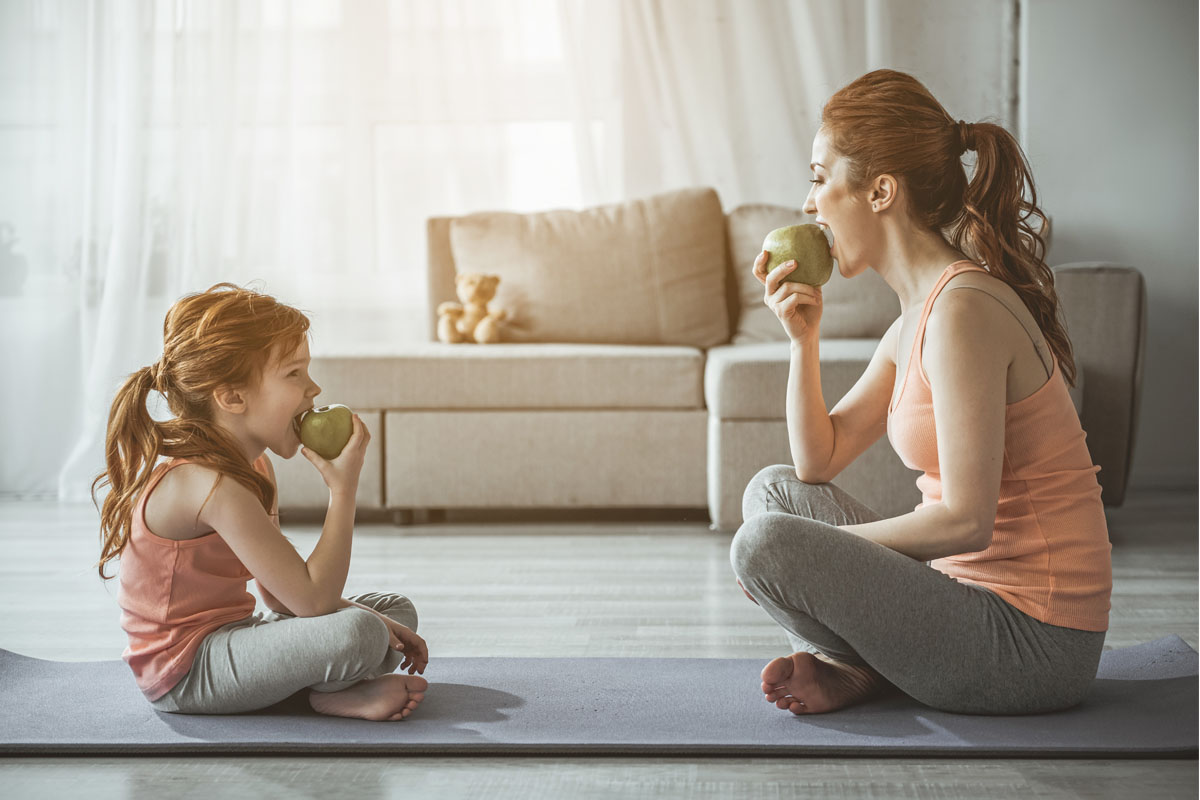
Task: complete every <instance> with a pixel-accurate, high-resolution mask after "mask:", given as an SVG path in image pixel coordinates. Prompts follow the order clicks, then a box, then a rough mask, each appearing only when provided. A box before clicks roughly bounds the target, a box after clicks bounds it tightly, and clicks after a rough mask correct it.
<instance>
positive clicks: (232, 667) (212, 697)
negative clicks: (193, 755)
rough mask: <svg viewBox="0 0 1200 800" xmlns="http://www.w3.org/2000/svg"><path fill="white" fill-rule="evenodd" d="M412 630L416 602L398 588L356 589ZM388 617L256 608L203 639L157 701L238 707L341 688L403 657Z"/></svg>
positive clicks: (213, 710)
mask: <svg viewBox="0 0 1200 800" xmlns="http://www.w3.org/2000/svg"><path fill="white" fill-rule="evenodd" d="M350 600H352V601H353V602H355V603H361V604H362V605H364V606H370V607H371V608H373V609H375V610H376V611H378V612H379V613H381V614H383V615H384V616H387V617H390V618H391V619H394V620H395V621H396V622H399V623H400V624H401V625H405V626H407V627H409V628H411V629H412V630H414V631H415V630H416V629H417V610H416V609H415V608H414V607H413V604H412V602H411V601H410V600H409V599H408V598H407V597H401V596H400V595H398V594H375V593H372V594H362V595H358V596H356V597H351V598H350ZM390 643H391V637H390V636H389V634H388V627H387V625H386V624H385V623H384V621H383V620H381V619H379V618H378V617H377V616H375V615H374V614H372V613H371V612H370V611H366V610H364V609H361V608H354V607H353V606H350V607H347V608H341V609H338V610H337V611H335V612H334V613H332V614H325V615H323V616H319V617H293V616H291V615H290V614H278V613H274V612H272V613H270V614H267V615H265V616H264V615H262V614H254V615H252V616H249V617H246V618H245V619H240V620H237V621H236V622H231V623H229V624H228V625H222V626H221V627H220V628H217V629H216V630H215V631H213V632H212V633H210V634H208V636H205V637H204V641H203V642H201V643H200V649H199V650H197V651H196V657H195V659H194V660H193V661H192V668H191V669H190V670H189V671H188V673H187V674H186V675H184V676H183V679H182V680H180V681H179V683H177V684H175V686H174V687H173V688H172V689H171V691H169V692H167V693H166V694H165V695H163V696H162V697H160V698H158V699H157V700H154V701H153V702H152V703H151V705H152V706H154V708H156V709H158V710H159V711H174V712H179V713H183V714H235V713H238V712H240V711H253V710H255V709H258V708H266V707H267V706H269V705H273V704H275V703H278V702H279V701H280V700H283V699H284V698H285V697H288V696H290V695H292V694H295V693H296V692H298V691H300V690H301V689H305V688H311V689H314V690H316V691H318V692H336V691H339V690H341V689H345V688H348V687H350V686H353V685H354V684H355V683H358V682H359V681H362V680H367V679H369V678H377V677H379V676H380V675H386V674H388V673H389V672H392V671H394V670H395V669H396V667H398V666H399V665H400V662H401V661H402V660H403V659H404V654H403V653H402V652H400V651H398V650H393V649H392V648H391V646H390Z"/></svg>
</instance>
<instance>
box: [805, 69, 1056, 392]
mask: <svg viewBox="0 0 1200 800" xmlns="http://www.w3.org/2000/svg"><path fill="white" fill-rule="evenodd" d="M821 126H822V128H823V129H824V130H825V131H826V134H827V135H828V136H829V138H830V143H831V145H832V147H833V149H834V150H835V151H836V152H837V153H838V154H839V155H841V156H843V157H844V158H846V159H847V160H848V161H849V167H850V172H849V174H850V185H851V187H852V188H854V189H857V190H862V189H865V188H866V187H867V185H868V184H869V183H870V181H871V180H872V179H874V178H876V177H878V176H879V175H884V174H891V175H894V176H896V178H897V179H898V180H900V181H901V182H902V184H903V185H904V187H905V189H907V196H908V201H909V210H910V212H911V214H912V215H913V218H914V219H915V220H916V222H917V223H918V224H919V225H921V226H922V227H924V228H925V229H927V230H930V231H933V232H935V233H937V234H939V235H940V236H942V237H943V238H945V239H947V241H949V242H950V244H951V245H952V246H953V247H954V248H955V249H958V250H961V251H962V252H964V253H966V254H967V255H968V256H970V257H971V258H973V259H975V260H976V261H979V262H980V263H981V264H983V265H984V266H985V267H987V270H988V272H989V273H991V274H992V275H993V276H995V277H997V278H999V279H1000V280H1002V281H1004V282H1005V283H1007V284H1008V285H1009V286H1011V287H1012V288H1013V290H1014V291H1015V292H1016V293H1017V295H1018V296H1019V297H1020V298H1021V301H1022V302H1023V303H1024V304H1025V307H1026V308H1028V309H1029V312H1030V313H1031V314H1032V315H1033V318H1034V320H1035V321H1036V322H1037V324H1038V327H1039V328H1040V329H1041V331H1042V335H1043V336H1044V337H1045V338H1046V343H1047V344H1048V345H1049V346H1050V349H1051V351H1053V353H1054V357H1055V358H1056V359H1057V360H1058V364H1059V369H1061V370H1062V374H1063V376H1064V377H1065V378H1066V380H1067V383H1068V384H1069V385H1071V386H1074V385H1075V359H1074V356H1073V355H1072V353H1071V341H1070V339H1069V338H1067V331H1066V326H1065V325H1064V324H1063V321H1062V319H1061V316H1060V312H1059V302H1058V295H1057V293H1056V292H1055V291H1054V273H1053V272H1052V271H1051V270H1050V267H1049V266H1048V265H1047V264H1046V261H1045V253H1046V243H1045V241H1044V240H1043V239H1042V232H1043V231H1044V230H1045V229H1046V215H1045V214H1044V213H1042V211H1041V209H1039V208H1038V205H1037V192H1036V189H1035V188H1034V184H1033V175H1032V172H1031V170H1030V168H1029V163H1028V161H1026V159H1025V154H1024V153H1023V152H1022V151H1021V146H1020V145H1019V144H1018V143H1017V140H1016V139H1015V138H1013V135H1012V134H1011V133H1009V132H1008V131H1007V130H1005V129H1004V128H1002V127H1001V126H999V125H995V124H992V123H989V122H977V123H975V124H968V123H965V122H956V121H955V119H954V118H953V117H951V116H950V115H949V114H948V113H947V112H946V109H944V108H943V107H942V105H941V103H939V102H938V101H937V100H936V99H935V98H934V96H933V95H932V94H930V92H929V90H928V89H926V88H925V86H924V85H922V84H921V82H920V81H918V80H917V79H916V78H914V77H912V76H911V75H907V74H905V73H903V72H897V71H895V70H890V69H881V70H876V71H874V72H869V73H867V74H866V75H863V76H862V77H861V78H858V79H857V80H855V81H853V82H852V83H850V84H848V85H846V86H845V87H843V88H842V89H839V90H838V92H837V93H836V94H834V95H833V97H831V98H830V99H829V102H828V103H826V104H825V108H824V109H822V112H821ZM968 149H971V150H975V151H976V160H975V174H974V176H973V177H972V178H971V180H970V181H969V182H968V180H967V175H966V170H965V168H964V167H963V163H962V155H963V153H964V151H965V150H968ZM1026 195H1028V196H1026ZM1033 221H1036V222H1037V226H1036V227H1034V225H1033V224H1031V222H1033Z"/></svg>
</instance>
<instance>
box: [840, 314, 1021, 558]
mask: <svg viewBox="0 0 1200 800" xmlns="http://www.w3.org/2000/svg"><path fill="white" fill-rule="evenodd" d="M998 313H1008V312H1007V311H1004V310H1003V307H1002V306H1000V305H999V304H997V303H994V302H992V301H990V300H988V299H987V298H986V297H985V296H982V294H981V293H980V292H950V291H948V292H945V294H944V295H943V296H941V297H939V298H938V300H937V301H936V303H935V305H934V310H933V312H932V313H931V314H930V316H929V321H928V323H927V325H926V334H925V348H924V355H923V357H922V363H923V365H924V367H925V374H926V375H928V376H929V382H930V385H931V386H932V387H933V390H932V391H933V415H934V419H935V420H936V424H937V447H938V467H939V470H940V471H941V483H942V501H941V502H940V503H935V504H932V505H928V506H924V507H922V508H919V509H917V510H916V511H913V512H912V513H909V514H904V515H902V516H899V517H894V518H892V519H885V520H880V521H878V522H869V523H865V524H862V525H847V526H844V530H847V531H850V532H851V533H855V534H857V535H859V536H862V537H864V538H867V539H871V540H872V541H875V542H879V543H880V544H882V545H885V546H887V547H890V548H891V549H893V550H896V551H897V552H900V553H904V554H905V555H907V556H910V557H912V558H914V559H917V560H918V561H931V560H933V559H935V558H942V557H944V556H952V555H960V554H962V553H972V552H976V551H979V550H984V549H986V548H987V546H988V544H989V543H990V541H991V537H992V529H993V527H994V526H995V521H996V506H997V504H998V502H999V498H1000V477H1001V470H1002V467H1003V464H1004V415H1005V403H1006V388H1007V380H1008V367H1009V364H1010V363H1011V362H1012V353H1011V352H1010V351H1009V349H1008V348H1007V347H1006V346H1005V345H1004V342H1003V337H1001V336H999V335H997V332H998V331H1000V330H1002V327H1001V325H1002V324H1004V323H1005V322H1006V321H1005V320H1004V319H1003V318H1001V317H998V316H997V314H998ZM913 368H914V369H915V368H916V365H915V364H914V365H913ZM912 379H913V380H919V378H918V377H917V376H915V375H914V376H912Z"/></svg>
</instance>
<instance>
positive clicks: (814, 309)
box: [754, 250, 823, 342]
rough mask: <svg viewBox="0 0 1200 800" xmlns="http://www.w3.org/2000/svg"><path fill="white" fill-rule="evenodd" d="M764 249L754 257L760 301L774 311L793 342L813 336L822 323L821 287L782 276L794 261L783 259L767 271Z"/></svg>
mask: <svg viewBox="0 0 1200 800" xmlns="http://www.w3.org/2000/svg"><path fill="white" fill-rule="evenodd" d="M769 257H770V253H768V252H767V251H766V250H764V251H762V252H761V253H759V254H758V258H756V259H754V277H755V278H757V279H758V281H759V283H761V284H763V286H764V287H765V291H764V292H763V302H764V303H766V304H767V307H768V308H770V309H771V310H772V311H773V312H775V316H776V317H778V318H779V322H780V323H781V324H782V325H783V329H784V330H785V331H786V332H787V335H788V338H789V339H791V340H792V341H793V342H804V341H806V340H809V339H815V338H816V337H817V336H818V334H819V331H820V327H821V311H822V308H823V306H822V304H821V287H820V286H809V285H808V284H806V283H795V282H793V281H785V280H784V276H786V275H787V274H788V273H790V272H791V271H792V270H794V269H795V268H796V262H795V261H785V262H784V263H782V264H780V265H779V266H778V267H776V268H775V269H773V270H771V272H770V273H768V272H767V259H768V258H769Z"/></svg>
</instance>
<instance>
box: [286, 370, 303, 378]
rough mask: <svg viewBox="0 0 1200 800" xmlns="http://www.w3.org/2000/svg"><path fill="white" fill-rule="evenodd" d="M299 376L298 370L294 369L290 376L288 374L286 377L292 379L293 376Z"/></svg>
mask: <svg viewBox="0 0 1200 800" xmlns="http://www.w3.org/2000/svg"><path fill="white" fill-rule="evenodd" d="M299 374H300V370H298V369H294V370H292V372H291V374H290V375H288V377H289V378H291V377H294V376H296V375H299Z"/></svg>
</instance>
